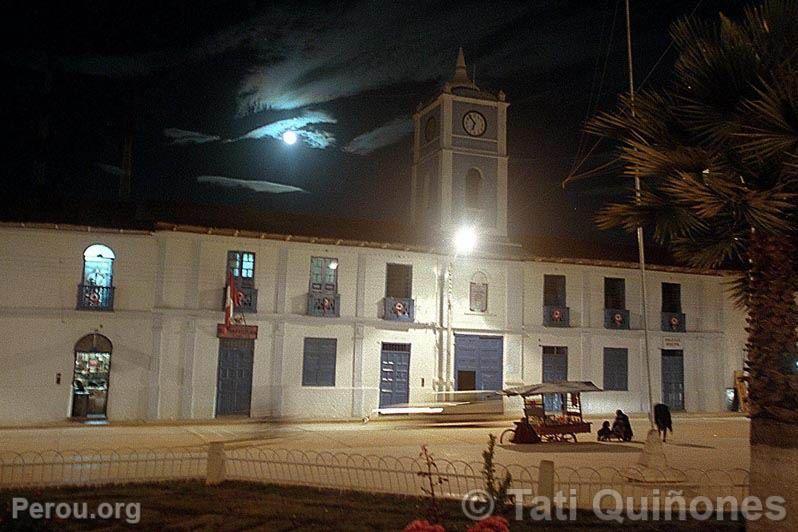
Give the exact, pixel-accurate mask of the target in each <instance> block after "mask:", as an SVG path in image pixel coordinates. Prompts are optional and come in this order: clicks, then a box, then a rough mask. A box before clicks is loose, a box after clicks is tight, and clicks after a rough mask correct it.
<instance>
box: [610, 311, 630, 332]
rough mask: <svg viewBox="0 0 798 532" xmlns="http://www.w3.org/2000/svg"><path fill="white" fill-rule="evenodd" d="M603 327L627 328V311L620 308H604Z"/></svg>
mask: <svg viewBox="0 0 798 532" xmlns="http://www.w3.org/2000/svg"><path fill="white" fill-rule="evenodd" d="M604 328H605V329H628V328H629V311H628V310H626V309H620V308H605V309H604Z"/></svg>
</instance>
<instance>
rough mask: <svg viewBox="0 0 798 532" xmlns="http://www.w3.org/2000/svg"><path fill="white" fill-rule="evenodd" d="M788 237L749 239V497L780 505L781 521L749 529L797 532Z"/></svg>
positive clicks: (797, 318) (794, 323)
mask: <svg viewBox="0 0 798 532" xmlns="http://www.w3.org/2000/svg"><path fill="white" fill-rule="evenodd" d="M793 250H794V247H793V246H792V245H791V242H790V240H789V238H778V237H775V236H772V235H764V234H755V235H754V238H752V243H751V247H750V249H749V254H750V259H751V260H750V270H749V298H748V328H747V331H748V345H747V348H748V368H749V373H750V379H751V380H750V385H749V400H750V404H749V406H750V409H751V495H754V496H757V497H759V498H760V500H761V501H762V502H763V504H764V502H765V501H766V499H767V498H768V497H771V496H778V497H782V498H783V499H784V500H785V501H786V509H787V517H786V519H785V520H783V521H781V522H773V521H770V520H768V519H760V520H758V521H752V522H749V523H748V529H749V530H798V484H797V483H796V480H798V374H797V373H796V371H795V367H796V366H795V364H796V360H798V358H797V357H796V341H797V340H798V333H796V327H798V315H797V314H796V304H795V290H794V288H793V286H792V279H793V273H794V271H793V265H792V252H793Z"/></svg>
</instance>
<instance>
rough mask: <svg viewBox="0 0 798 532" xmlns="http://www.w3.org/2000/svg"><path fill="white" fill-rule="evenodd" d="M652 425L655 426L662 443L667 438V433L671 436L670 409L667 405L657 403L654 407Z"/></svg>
mask: <svg viewBox="0 0 798 532" xmlns="http://www.w3.org/2000/svg"><path fill="white" fill-rule="evenodd" d="M654 423H655V424H656V425H657V430H658V431H659V433H660V435H661V436H662V441H663V442H664V441H666V440H667V438H668V431H671V434H673V425H672V423H671V409H670V408H668V405H665V404H662V403H659V404H656V405H654Z"/></svg>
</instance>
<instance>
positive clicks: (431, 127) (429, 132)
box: [424, 116, 438, 142]
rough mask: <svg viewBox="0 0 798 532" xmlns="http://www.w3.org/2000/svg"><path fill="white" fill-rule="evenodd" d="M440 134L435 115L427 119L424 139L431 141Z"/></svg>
mask: <svg viewBox="0 0 798 532" xmlns="http://www.w3.org/2000/svg"><path fill="white" fill-rule="evenodd" d="M437 136H438V121H437V120H435V117H434V116H431V117H429V119H427V124H426V125H425V126H424V139H425V140H426V141H427V142H429V141H431V140H432V139H434V138H435V137H437Z"/></svg>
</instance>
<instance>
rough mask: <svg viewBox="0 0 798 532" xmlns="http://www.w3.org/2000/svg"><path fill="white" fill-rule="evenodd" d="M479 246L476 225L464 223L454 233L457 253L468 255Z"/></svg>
mask: <svg viewBox="0 0 798 532" xmlns="http://www.w3.org/2000/svg"><path fill="white" fill-rule="evenodd" d="M476 246H477V230H476V229H474V226H471V225H464V226H463V227H460V228H459V229H458V230H457V231H456V232H455V234H454V252H455V255H458V254H459V255H468V254H469V253H471V252H472V251H474V248H475V247H476Z"/></svg>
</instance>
